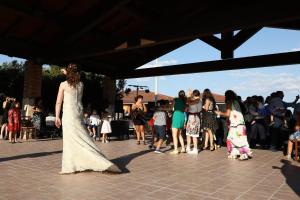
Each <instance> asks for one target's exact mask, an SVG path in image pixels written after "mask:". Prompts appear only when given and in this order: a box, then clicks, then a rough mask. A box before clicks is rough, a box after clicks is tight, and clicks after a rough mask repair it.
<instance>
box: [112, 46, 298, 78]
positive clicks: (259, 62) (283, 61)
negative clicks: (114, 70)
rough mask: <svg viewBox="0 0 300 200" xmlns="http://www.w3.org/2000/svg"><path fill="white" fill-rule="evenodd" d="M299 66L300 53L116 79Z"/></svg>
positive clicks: (176, 67) (123, 75)
mask: <svg viewBox="0 0 300 200" xmlns="http://www.w3.org/2000/svg"><path fill="white" fill-rule="evenodd" d="M292 64H300V51H295V52H288V53H277V54H268V55H259V56H251V57H242V58H233V59H225V60H216V61H207V62H198V63H190V64H182V65H172V66H166V67H156V68H147V69H138V70H131V71H123V72H120V73H119V74H117V75H116V78H142V77H152V76H166V75H176V74H189V73H200V72H213V71H225V70H236V69H248V68H259V67H273V66H279V65H292Z"/></svg>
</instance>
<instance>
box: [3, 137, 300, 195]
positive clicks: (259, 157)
mask: <svg viewBox="0 0 300 200" xmlns="http://www.w3.org/2000/svg"><path fill="white" fill-rule="evenodd" d="M98 145H99V146H100V148H101V149H102V150H103V152H104V153H105V154H106V155H107V156H108V157H109V158H110V159H112V161H113V162H115V163H116V164H118V165H119V166H120V168H121V169H122V171H123V173H122V174H118V175H112V174H101V173H95V172H87V173H79V174H73V175H63V176H62V175H59V174H58V172H59V171H60V165H61V150H62V141H61V140H52V141H51V140H50V141H29V142H23V143H20V144H9V143H7V141H0V199H5V200H7V199H11V200H17V199H22V200H26V199H30V200H43V199H49V200H60V199H62V200H71V199H72V200H73V199H74V200H75V199H80V200H89V199H95V200H98V199H105V200H114V199H115V200H117V199H128V200H134V199H137V200H142V199H145V200H155V199H156V200H158V199H163V200H168V199H170V200H175V199H176V200H194V199H195V200H201V199H206V200H216V199H217V200H218V199H240V200H242V199H243V200H246V199H247V200H248V199H249V200H260V199H273V200H278V199H282V200H292V199H300V164H299V163H297V162H292V163H288V162H286V161H285V160H282V158H283V156H282V154H281V153H280V152H275V153H274V152H270V151H263V150H256V151H254V153H255V157H254V158H253V159H252V160H249V161H237V160H228V159H227V158H226V150H225V148H223V149H220V150H218V151H215V152H210V151H203V152H201V153H200V154H199V155H198V156H195V155H187V154H182V155H179V156H173V155H169V154H167V153H166V154H162V155H157V154H154V153H153V152H149V151H148V150H147V147H146V146H144V145H140V146H138V145H136V144H135V141H134V140H126V141H113V142H111V143H108V144H100V143H98Z"/></svg>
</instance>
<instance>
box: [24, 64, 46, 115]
mask: <svg viewBox="0 0 300 200" xmlns="http://www.w3.org/2000/svg"><path fill="white" fill-rule="evenodd" d="M41 92H42V65H41V64H37V63H35V62H33V61H30V60H29V61H26V62H25V72H24V88H23V114H24V115H25V116H30V117H32V114H33V113H32V107H33V105H34V100H35V98H37V97H41Z"/></svg>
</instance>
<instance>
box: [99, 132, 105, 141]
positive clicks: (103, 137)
mask: <svg viewBox="0 0 300 200" xmlns="http://www.w3.org/2000/svg"><path fill="white" fill-rule="evenodd" d="M99 140H100V137H99ZM104 142H105V133H102V143H104Z"/></svg>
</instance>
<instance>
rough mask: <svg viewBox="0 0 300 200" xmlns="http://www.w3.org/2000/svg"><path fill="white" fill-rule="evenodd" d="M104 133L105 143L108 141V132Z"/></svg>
mask: <svg viewBox="0 0 300 200" xmlns="http://www.w3.org/2000/svg"><path fill="white" fill-rule="evenodd" d="M103 135H104V141H105V143H108V139H107V133H103Z"/></svg>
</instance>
